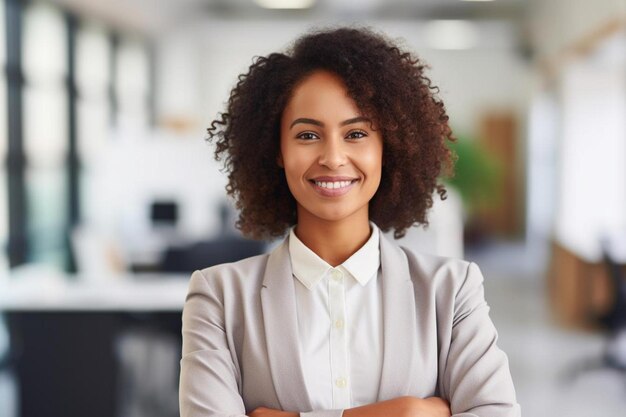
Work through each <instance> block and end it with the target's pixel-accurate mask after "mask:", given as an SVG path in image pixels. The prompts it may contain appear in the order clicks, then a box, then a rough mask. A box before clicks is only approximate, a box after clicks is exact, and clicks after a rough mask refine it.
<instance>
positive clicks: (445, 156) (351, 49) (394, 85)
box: [207, 28, 454, 239]
mask: <svg viewBox="0 0 626 417" xmlns="http://www.w3.org/2000/svg"><path fill="white" fill-rule="evenodd" d="M426 68H427V66H426V65H425V64H424V63H422V62H421V61H420V60H419V59H418V58H416V57H415V56H413V55H411V54H410V53H408V52H404V51H402V50H400V49H399V48H398V47H397V46H396V45H395V44H394V43H393V42H391V41H389V40H388V39H387V38H385V37H384V36H382V35H379V34H377V33H374V32H372V31H371V30H369V29H363V28H359V29H356V28H339V29H332V30H325V31H318V32H312V33H309V34H306V35H304V36H303V37H301V38H300V39H298V40H297V41H296V42H295V43H294V45H293V46H292V47H291V48H290V49H289V50H288V51H287V52H286V53H273V54H270V55H268V56H266V57H256V58H255V59H254V60H253V64H252V65H251V66H250V68H249V71H248V73H247V74H241V75H239V78H238V79H239V82H238V83H237V85H236V86H235V87H234V88H233V90H232V91H231V93H230V98H229V100H228V108H227V111H226V112H225V113H222V114H221V115H220V116H221V117H219V118H218V119H216V120H214V121H213V122H212V123H211V127H209V128H208V129H207V131H208V137H207V140H208V141H213V142H215V143H216V150H215V158H216V159H217V160H218V161H219V160H223V161H224V169H225V171H226V172H227V173H228V185H227V186H226V191H227V192H228V194H229V195H230V196H231V197H233V198H234V200H235V206H236V207H237V208H238V209H239V211H240V213H239V220H238V221H237V227H238V228H239V229H240V230H241V231H242V233H244V234H245V235H247V236H250V237H253V238H257V239H262V238H271V237H277V236H281V235H283V234H285V232H286V231H287V229H288V228H289V227H290V226H292V225H294V224H296V201H295V199H294V198H293V196H292V195H291V192H290V191H289V188H288V186H287V181H286V179H285V174H284V171H283V169H282V168H280V167H279V166H278V165H277V163H276V157H277V155H278V152H279V149H280V120H281V116H282V113H283V109H284V108H285V106H286V104H287V102H288V100H289V97H290V94H291V92H292V91H293V89H294V87H295V86H296V85H297V83H299V82H300V81H302V80H303V79H304V78H305V77H306V76H307V75H308V74H310V73H311V72H313V71H315V70H327V71H330V72H333V73H335V74H337V75H338V76H339V77H341V79H343V81H344V83H345V85H346V87H347V90H348V93H349V95H350V96H351V97H352V99H353V100H354V101H355V102H356V104H357V106H358V108H359V110H360V111H361V112H362V113H363V115H364V116H366V117H369V118H370V119H371V120H372V122H373V123H374V125H376V126H378V127H379V129H380V130H381V135H382V137H383V159H384V164H383V168H382V177H381V183H380V186H379V188H378V190H377V192H376V194H375V195H374V197H373V198H372V200H371V201H370V207H369V215H370V219H371V220H372V221H373V222H374V223H376V224H377V225H378V226H379V227H380V228H381V230H383V231H387V230H390V229H391V228H393V229H394V236H395V237H396V238H399V237H401V236H403V235H404V233H405V230H406V229H407V228H408V227H410V226H412V225H413V224H416V223H417V224H422V225H427V224H428V221H427V218H426V214H427V210H428V209H429V208H430V207H432V204H433V198H432V195H433V192H434V191H435V190H437V191H438V193H439V195H440V197H441V199H445V197H446V191H445V188H444V187H443V185H441V184H438V178H439V176H440V175H441V174H442V173H444V172H446V170H447V169H448V168H451V167H452V159H453V158H452V154H451V152H450V150H449V148H448V147H447V144H446V142H447V141H449V140H454V138H453V136H452V132H451V129H450V127H449V125H448V116H447V115H446V111H445V109H444V105H443V103H442V102H441V100H439V99H438V98H437V97H436V93H438V91H439V90H438V88H437V87H434V86H433V85H432V83H431V81H430V79H429V78H428V77H426V76H425V75H424V70H425V69H426Z"/></svg>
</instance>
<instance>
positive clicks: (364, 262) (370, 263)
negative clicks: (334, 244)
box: [289, 221, 380, 290]
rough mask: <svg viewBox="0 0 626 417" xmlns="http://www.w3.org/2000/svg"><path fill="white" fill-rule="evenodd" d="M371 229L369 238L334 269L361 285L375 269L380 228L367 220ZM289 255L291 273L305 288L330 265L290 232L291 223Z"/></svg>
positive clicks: (329, 268) (378, 253) (316, 280)
mask: <svg viewBox="0 0 626 417" xmlns="http://www.w3.org/2000/svg"><path fill="white" fill-rule="evenodd" d="M370 226H371V228H372V233H371V234H370V237H369V239H368V240H367V242H365V244H364V245H363V246H361V248H359V250H357V251H356V252H355V253H354V254H352V256H350V258H348V259H347V260H346V261H344V262H343V263H342V264H341V265H339V266H337V268H336V269H340V270H343V271H344V272H347V273H348V274H349V275H350V276H352V277H353V278H354V279H356V280H357V281H358V282H359V284H361V286H365V285H366V284H367V283H368V281H369V280H370V279H371V278H372V276H374V274H375V273H376V272H377V271H378V268H379V266H380V231H379V229H378V227H377V226H376V225H375V224H374V223H373V222H371V221H370ZM289 255H290V259H291V269H292V271H293V275H294V276H295V277H296V278H297V279H298V280H299V281H300V282H301V283H302V285H304V286H305V287H306V288H308V289H309V290H311V289H313V287H315V285H317V283H318V282H319V281H321V279H322V278H323V277H324V275H325V274H327V273H328V271H330V270H331V269H333V267H332V266H331V265H330V264H328V263H327V262H326V261H325V260H323V259H322V258H320V257H319V256H318V255H317V254H316V253H315V252H313V251H312V250H311V249H309V248H308V247H307V246H306V245H305V244H304V243H302V241H301V240H300V239H298V237H297V236H296V234H295V233H294V227H292V228H291V229H290V231H289Z"/></svg>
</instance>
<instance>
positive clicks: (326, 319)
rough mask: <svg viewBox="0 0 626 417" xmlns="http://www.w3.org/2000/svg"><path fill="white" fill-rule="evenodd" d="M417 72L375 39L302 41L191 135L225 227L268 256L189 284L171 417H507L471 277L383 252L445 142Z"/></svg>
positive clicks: (428, 89)
mask: <svg viewBox="0 0 626 417" xmlns="http://www.w3.org/2000/svg"><path fill="white" fill-rule="evenodd" d="M424 69H425V66H424V65H423V64H422V63H421V62H420V61H419V60H418V59H417V58H415V57H413V56H412V55H411V54H410V53H407V52H403V51H401V50H400V49H399V48H398V47H397V46H396V45H395V44H394V43H393V42H391V41H389V40H387V39H386V38H385V37H384V36H382V35H378V34H375V33H373V32H371V31H369V30H366V29H352V28H340V29H335V30H328V31H321V32H316V33H312V34H308V35H305V36H304V37H302V38H301V39H299V40H298V41H297V42H296V43H295V44H294V46H293V48H292V49H291V50H290V51H289V52H288V53H286V54H282V53H274V54H271V55H269V56H267V57H260V58H258V59H257V60H256V62H254V63H253V65H252V66H251V67H250V70H249V72H248V73H247V74H244V75H241V76H240V77H239V82H238V84H237V85H236V87H235V88H234V89H233V91H232V92H231V95H230V99H229V102H228V111H227V112H226V113H224V114H222V116H221V118H219V119H218V120H215V121H214V122H213V123H212V125H211V127H210V128H209V129H208V133H209V140H212V141H215V143H216V145H217V149H216V151H215V155H216V158H218V159H220V158H223V159H224V161H225V167H226V169H227V171H228V173H229V183H228V186H227V191H228V193H229V194H230V195H231V196H232V197H233V198H234V199H235V202H236V205H237V207H238V209H239V210H240V215H239V220H238V223H237V225H238V227H239V228H240V229H241V231H242V232H244V233H245V234H247V235H249V236H252V237H257V238H267V237H276V236H283V235H285V234H286V235H287V236H286V237H285V238H284V240H283V242H282V244H280V245H279V246H277V247H276V249H274V250H273V251H272V252H271V253H269V254H265V255H260V256H256V257H252V258H247V259H244V260H242V261H239V262H235V263H230V264H222V265H216V266H212V267H209V268H205V269H203V270H201V271H200V270H199V271H195V272H194V273H193V274H192V277H191V281H190V284H189V292H188V295H187V299H186V302H185V307H184V310H183V329H182V336H183V351H182V359H181V374H180V411H181V416H183V417H191V416H195V417H200V416H205V417H209V416H215V417H226V416H230V417H232V416H236V417H243V416H244V415H247V416H250V417H294V416H298V415H300V416H301V417H305V416H306V417H341V416H343V417H370V416H372V417H373V416H386V415H391V416H394V417H395V416H398V417H428V416H432V417H434V416H450V415H455V416H458V417H461V416H462V417H471V416H507V417H508V416H511V417H515V416H519V414H520V407H519V405H518V404H517V401H516V399H515V391H514V388H513V383H512V381H511V375H510V373H509V369H508V360H507V357H506V355H505V354H504V352H502V351H501V350H500V349H499V348H498V346H497V344H496V341H497V332H496V329H495V328H494V326H493V324H492V322H491V319H490V318H489V314H488V312H489V307H488V305H487V304H486V302H485V299H484V296H483V286H482V281H483V278H482V274H481V272H480V270H479V269H478V267H477V266H476V265H475V264H472V263H469V262H466V261H463V260H459V259H451V258H440V257H435V256H430V255H426V254H421V253H417V252H414V251H411V250H408V249H406V248H402V247H399V246H397V245H396V244H395V243H394V242H392V241H390V240H389V239H388V238H386V237H385V235H384V234H382V233H381V230H382V231H387V230H390V229H393V230H394V235H395V236H396V237H400V236H402V235H403V234H404V232H405V230H406V229H407V228H408V227H411V226H412V225H415V224H417V225H420V224H421V225H424V224H427V223H428V222H427V218H426V214H427V210H428V208H430V207H431V206H432V203H433V201H432V195H433V192H434V191H435V190H437V191H439V194H440V196H441V197H442V198H444V197H445V190H444V188H443V187H442V186H441V185H439V184H438V182H437V181H438V178H439V176H440V175H442V174H443V173H444V172H446V169H447V168H449V167H450V166H451V165H452V163H451V159H452V157H451V153H450V151H449V149H448V147H447V146H446V143H447V142H448V141H450V140H452V134H451V131H450V128H449V126H448V117H447V115H446V112H445V110H444V106H443V103H442V102H441V101H440V100H439V99H437V98H436V96H435V92H436V91H437V89H436V88H435V87H433V86H432V85H431V82H430V80H429V79H428V78H427V77H426V76H425V75H424Z"/></svg>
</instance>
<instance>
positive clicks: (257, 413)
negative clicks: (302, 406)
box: [248, 407, 299, 417]
mask: <svg viewBox="0 0 626 417" xmlns="http://www.w3.org/2000/svg"><path fill="white" fill-rule="evenodd" d="M298 414H299V413H290V412H288V411H282V410H275V409H273V408H267V407H258V408H255V409H254V410H252V412H251V413H250V414H248V417H299V416H298Z"/></svg>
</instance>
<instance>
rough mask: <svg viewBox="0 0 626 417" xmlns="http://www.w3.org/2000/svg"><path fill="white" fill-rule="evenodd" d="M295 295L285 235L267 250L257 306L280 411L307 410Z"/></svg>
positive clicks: (308, 400) (308, 407) (307, 402)
mask: <svg viewBox="0 0 626 417" xmlns="http://www.w3.org/2000/svg"><path fill="white" fill-rule="evenodd" d="M295 297H296V295H295V287H294V282H293V275H292V271H291V263H290V261H289V246H288V238H286V239H285V240H284V241H283V243H282V244H281V245H279V246H278V247H277V248H276V249H274V250H273V251H272V253H271V254H270V256H269V258H268V261H267V266H266V268H265V276H264V278H263V288H262V289H261V308H262V310H263V323H264V325H265V340H266V343H267V354H268V359H269V366H270V370H271V374H272V380H273V382H274V387H275V388H276V395H277V396H278V401H279V403H280V405H281V408H282V410H284V411H309V410H310V409H311V400H310V398H309V395H308V392H307V390H306V384H305V381H304V373H303V371H302V366H301V357H300V346H299V344H298V321H297V310H296V298H295Z"/></svg>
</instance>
